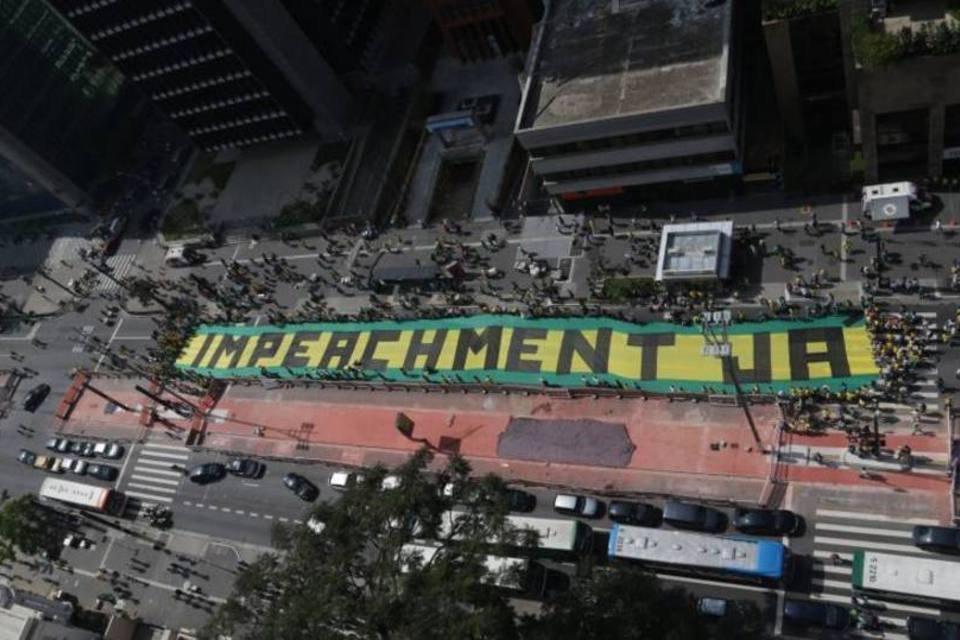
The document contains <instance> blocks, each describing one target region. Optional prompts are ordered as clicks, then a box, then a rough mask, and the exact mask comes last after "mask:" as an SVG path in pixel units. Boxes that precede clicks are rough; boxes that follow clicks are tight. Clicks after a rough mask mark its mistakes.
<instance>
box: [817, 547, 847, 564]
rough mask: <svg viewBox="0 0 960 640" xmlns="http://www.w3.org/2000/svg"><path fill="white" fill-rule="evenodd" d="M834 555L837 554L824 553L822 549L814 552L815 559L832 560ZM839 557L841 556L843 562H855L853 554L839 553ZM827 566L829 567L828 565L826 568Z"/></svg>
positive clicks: (832, 552) (831, 552)
mask: <svg viewBox="0 0 960 640" xmlns="http://www.w3.org/2000/svg"><path fill="white" fill-rule="evenodd" d="M834 553H836V552H834V551H822V550H820V549H817V550H815V551H814V552H813V557H814V558H832V557H833V554H834ZM837 555H838V556H840V559H841V560H846V561H847V562H849V561H851V560H853V554H852V553H837ZM826 566H827V565H824V567H826Z"/></svg>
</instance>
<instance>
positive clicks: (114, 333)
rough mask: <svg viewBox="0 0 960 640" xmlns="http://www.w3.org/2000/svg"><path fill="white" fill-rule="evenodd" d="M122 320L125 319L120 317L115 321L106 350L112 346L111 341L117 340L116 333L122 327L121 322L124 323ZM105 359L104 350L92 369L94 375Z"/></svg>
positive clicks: (105, 353)
mask: <svg viewBox="0 0 960 640" xmlns="http://www.w3.org/2000/svg"><path fill="white" fill-rule="evenodd" d="M124 319H125V316H120V319H119V320H117V326H116V327H114V329H113V334H111V336H110V339H109V340H107V345H106V346H107V348H109V347H110V345H111V344H113V341H114V340H116V339H117V333H118V332H119V331H120V327H122V326H123V321H124ZM106 357H107V352H106V349H105V350H104V352H103V353H102V354H101V355H100V359H99V360H97V366H95V367H94V368H93V372H94V373H96V372H97V371H99V370H100V365H102V364H103V360H104V358H106Z"/></svg>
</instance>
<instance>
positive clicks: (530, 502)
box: [506, 489, 537, 513]
mask: <svg viewBox="0 0 960 640" xmlns="http://www.w3.org/2000/svg"><path fill="white" fill-rule="evenodd" d="M506 499H507V509H509V510H510V511H521V512H523V513H529V512H531V511H533V510H534V509H536V508H537V496H535V495H533V494H532V493H527V492H526V491H521V490H520V489H507V493H506Z"/></svg>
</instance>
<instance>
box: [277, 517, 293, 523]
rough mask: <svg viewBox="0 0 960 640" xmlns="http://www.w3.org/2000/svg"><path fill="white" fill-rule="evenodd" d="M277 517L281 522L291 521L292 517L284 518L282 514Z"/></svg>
mask: <svg viewBox="0 0 960 640" xmlns="http://www.w3.org/2000/svg"><path fill="white" fill-rule="evenodd" d="M277 519H278V520H279V521H280V522H290V518H284V517H283V516H280V517H279V518H277Z"/></svg>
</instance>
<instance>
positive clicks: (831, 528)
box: [791, 509, 960, 640]
mask: <svg viewBox="0 0 960 640" xmlns="http://www.w3.org/2000/svg"><path fill="white" fill-rule="evenodd" d="M918 524H939V522H938V521H936V520H932V519H925V518H891V517H888V516H885V515H882V514H878V513H864V512H856V511H842V510H837V509H817V511H816V519H815V523H814V527H813V532H812V533H813V554H812V556H813V570H812V575H811V579H810V594H809V597H810V598H811V599H813V600H823V601H826V602H832V603H836V604H840V605H842V606H848V607H849V606H851V596H852V595H853V588H852V586H851V577H852V572H853V569H852V567H851V566H850V562H851V561H852V560H853V552H854V551H856V550H859V549H863V550H867V551H879V552H884V553H894V554H897V555H901V556H908V557H909V556H913V557H930V555H931V554H929V553H927V552H925V551H922V550H921V549H918V548H917V547H915V546H913V542H912V537H911V532H912V530H913V526H914V525H918ZM834 554H836V555H838V556H839V557H840V558H841V559H842V560H843V561H844V564H842V565H836V564H834V562H833V556H834ZM958 567H960V565H958ZM794 596H795V597H800V598H802V597H804V596H803V595H798V594H791V597H794ZM871 601H873V602H875V603H876V604H877V608H876V609H873V611H874V612H875V613H876V614H877V616H878V618H879V619H880V621H881V622H882V623H883V624H884V625H887V628H886V629H885V630H884V631H883V632H882V633H881V632H868V631H862V630H860V631H856V632H855V633H853V634H849V635H854V636H859V637H863V638H884V639H885V640H907V631H906V624H907V617H908V616H910V615H919V616H924V617H930V618H939V617H940V610H939V609H938V608H936V607H932V606H920V605H912V604H909V605H908V604H902V603H899V602H888V601H885V600H883V599H882V598H880V597H878V596H871Z"/></svg>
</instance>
